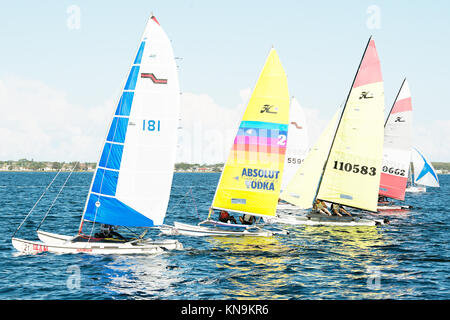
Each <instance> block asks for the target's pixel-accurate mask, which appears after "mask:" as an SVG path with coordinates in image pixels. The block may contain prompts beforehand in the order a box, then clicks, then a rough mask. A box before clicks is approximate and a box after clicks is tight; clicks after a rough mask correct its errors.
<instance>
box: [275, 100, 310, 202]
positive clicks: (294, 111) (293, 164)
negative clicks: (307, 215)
mask: <svg viewBox="0 0 450 320" xmlns="http://www.w3.org/2000/svg"><path fill="white" fill-rule="evenodd" d="M286 143H287V144H286V156H285V160H284V171H283V178H282V180H281V192H283V190H284V189H286V187H287V185H288V183H289V182H290V181H291V180H292V178H293V176H294V175H295V173H296V172H297V170H298V168H299V166H300V165H301V164H302V163H303V161H304V160H305V157H306V155H307V154H308V128H307V125H306V117H305V114H304V112H303V109H302V107H301V106H300V104H299V103H298V101H297V99H296V98H294V97H293V98H292V99H291V104H290V108H289V126H288V139H287V142H286ZM281 200H282V199H281ZM295 209H297V208H296V207H295V206H293V205H292V204H290V203H288V202H285V203H283V202H282V201H279V203H278V206H277V210H295Z"/></svg>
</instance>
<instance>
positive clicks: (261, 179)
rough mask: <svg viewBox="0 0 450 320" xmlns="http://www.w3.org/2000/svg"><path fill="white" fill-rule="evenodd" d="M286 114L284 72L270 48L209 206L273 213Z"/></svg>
mask: <svg viewBox="0 0 450 320" xmlns="http://www.w3.org/2000/svg"><path fill="white" fill-rule="evenodd" d="M288 120H289V91H288V86H287V78H286V74H285V72H284V70H283V67H282V66H281V62H280V60H279V58H278V55H277V53H276V51H275V50H274V49H272V50H271V51H270V53H269V56H268V58H267V59H266V63H265V65H264V67H263V70H262V72H261V74H260V76H259V78H258V81H257V83H256V85H255V88H254V90H253V93H252V96H251V97H250V100H249V102H248V105H247V108H246V110H245V113H244V115H243V117H242V121H241V123H240V125H239V128H238V132H237V134H236V137H235V140H234V143H233V146H232V148H231V151H230V153H229V156H228V159H227V162H226V163H225V166H224V169H223V171H222V175H221V177H220V180H219V183H218V186H217V189H216V193H215V196H214V200H213V203H212V208H221V209H225V210H230V211H235V212H243V213H244V212H245V213H249V214H253V215H260V216H274V215H275V213H276V205H277V202H278V196H279V192H280V187H281V179H282V174H283V166H284V160H285V152H286V142H287V131H288Z"/></svg>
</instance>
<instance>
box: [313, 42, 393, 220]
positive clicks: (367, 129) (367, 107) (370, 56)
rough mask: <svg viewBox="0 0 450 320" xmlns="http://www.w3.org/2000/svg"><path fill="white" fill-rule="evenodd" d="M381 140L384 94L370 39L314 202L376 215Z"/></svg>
mask: <svg viewBox="0 0 450 320" xmlns="http://www.w3.org/2000/svg"><path fill="white" fill-rule="evenodd" d="M383 138H384V90H383V79H382V76H381V66H380V61H379V58H378V54H377V50H376V47H375V42H374V41H373V40H372V39H370V40H369V42H368V44H367V47H366V50H365V52H364V55H363V58H362V60H361V64H360V67H359V69H358V71H357V73H356V76H355V79H354V81H353V85H352V88H351V90H350V92H349V95H348V97H347V101H346V104H345V106H344V110H343V112H342V115H341V119H340V121H339V124H338V127H337V129H336V134H335V137H334V140H333V143H332V145H331V149H330V152H329V155H328V159H327V162H326V165H325V170H324V172H323V175H322V179H321V182H320V184H319V189H318V191H317V196H316V198H317V199H321V200H324V201H328V202H334V203H338V204H342V205H345V206H349V207H354V208H359V209H363V210H368V211H373V212H376V211H377V201H378V190H379V186H380V168H381V162H382V157H383Z"/></svg>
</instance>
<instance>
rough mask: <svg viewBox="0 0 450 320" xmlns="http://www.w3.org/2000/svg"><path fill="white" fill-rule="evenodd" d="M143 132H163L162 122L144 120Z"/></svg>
mask: <svg viewBox="0 0 450 320" xmlns="http://www.w3.org/2000/svg"><path fill="white" fill-rule="evenodd" d="M142 130H143V131H161V121H160V120H158V121H156V120H142Z"/></svg>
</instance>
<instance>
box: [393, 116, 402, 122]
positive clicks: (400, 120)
mask: <svg viewBox="0 0 450 320" xmlns="http://www.w3.org/2000/svg"><path fill="white" fill-rule="evenodd" d="M394 122H405V120H404V119H403V118H402V117H397V119H395V121H394Z"/></svg>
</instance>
